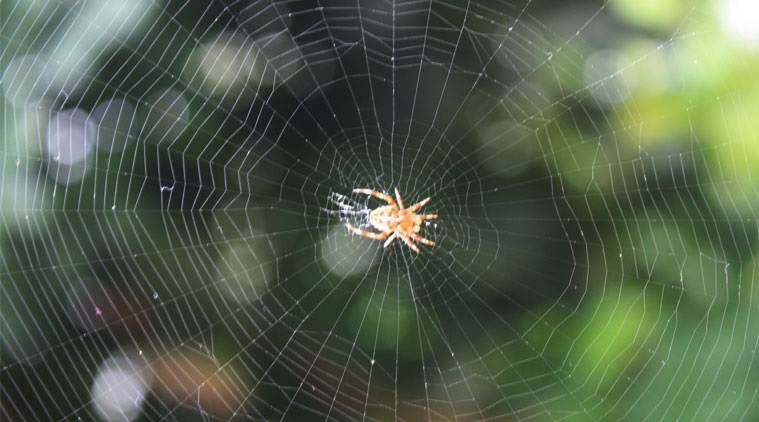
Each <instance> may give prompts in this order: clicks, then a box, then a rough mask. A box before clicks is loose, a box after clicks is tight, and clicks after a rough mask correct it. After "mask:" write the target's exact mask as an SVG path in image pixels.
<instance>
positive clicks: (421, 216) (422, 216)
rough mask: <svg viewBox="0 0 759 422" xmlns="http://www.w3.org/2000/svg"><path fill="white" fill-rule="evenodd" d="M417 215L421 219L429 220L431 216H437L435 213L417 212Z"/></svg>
mask: <svg viewBox="0 0 759 422" xmlns="http://www.w3.org/2000/svg"><path fill="white" fill-rule="evenodd" d="M417 217H419V218H421V219H422V220H429V219H431V218H437V214H419V215H417Z"/></svg>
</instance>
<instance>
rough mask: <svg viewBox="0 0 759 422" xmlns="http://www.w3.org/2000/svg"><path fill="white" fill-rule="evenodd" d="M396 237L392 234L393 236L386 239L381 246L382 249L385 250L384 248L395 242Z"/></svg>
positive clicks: (394, 233) (396, 234)
mask: <svg viewBox="0 0 759 422" xmlns="http://www.w3.org/2000/svg"><path fill="white" fill-rule="evenodd" d="M397 236H398V233H396V232H393V235H392V236H390V237H388V238H387V240H386V241H385V244H384V245H382V247H383V248H386V247H388V246H390V244H391V243H393V240H395V238H396V237H397Z"/></svg>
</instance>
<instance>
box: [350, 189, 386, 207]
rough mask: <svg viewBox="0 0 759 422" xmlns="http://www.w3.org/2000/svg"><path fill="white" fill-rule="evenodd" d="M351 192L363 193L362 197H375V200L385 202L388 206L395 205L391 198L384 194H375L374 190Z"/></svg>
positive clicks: (355, 190)
mask: <svg viewBox="0 0 759 422" xmlns="http://www.w3.org/2000/svg"><path fill="white" fill-rule="evenodd" d="M353 192H354V193H363V194H364V195H371V196H376V197H377V198H379V199H381V200H383V201H385V202H387V203H388V204H390V205H395V199H393V197H392V196H390V195H388V194H386V193H382V192H377V191H376V190H372V189H353Z"/></svg>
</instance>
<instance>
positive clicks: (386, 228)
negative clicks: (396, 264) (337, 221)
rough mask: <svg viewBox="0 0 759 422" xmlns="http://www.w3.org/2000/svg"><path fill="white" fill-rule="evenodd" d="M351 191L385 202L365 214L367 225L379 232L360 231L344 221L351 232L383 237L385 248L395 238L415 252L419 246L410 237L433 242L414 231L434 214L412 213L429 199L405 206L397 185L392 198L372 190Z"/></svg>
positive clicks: (428, 243) (376, 237)
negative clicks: (367, 218) (366, 215)
mask: <svg viewBox="0 0 759 422" xmlns="http://www.w3.org/2000/svg"><path fill="white" fill-rule="evenodd" d="M353 192H354V193H363V194H365V195H372V196H375V197H377V198H379V199H382V200H383V201H385V202H387V203H388V204H389V205H383V206H381V207H379V208H375V209H373V210H372V211H371V212H370V213H369V224H371V225H372V227H374V228H375V229H377V230H379V233H374V232H368V231H364V230H361V229H359V228H356V227H354V226H352V225H351V224H350V223H345V227H347V228H348V229H349V230H350V231H352V232H353V233H356V234H358V235H360V236H364V237H368V238H370V239H377V240H382V239H384V238H387V240H386V241H385V244H384V247H385V248H387V247H388V246H389V245H390V244H391V243H393V240H395V239H396V238H398V239H401V240H402V241H403V242H404V243H405V244H406V246H408V247H409V248H411V250H412V251H414V252H416V253H419V248H418V247H417V246H416V245H415V244H414V240H416V241H417V242H421V243H424V244H425V245H430V246H432V245H434V244H435V242H433V241H431V240H429V239H425V238H423V237H422V236H419V235H418V234H417V233H419V230H421V225H422V221H424V220H429V219H432V218H437V214H415V212H416V211H417V210H418V209H419V208H421V207H423V206H424V205H425V204H427V203H428V202H430V197H429V196H428V197H427V198H424V199H423V200H421V201H419V202H417V203H416V204H414V205H412V206H410V207H408V208H405V207H404V206H403V201H402V200H401V193H400V192H399V191H398V188H395V199H393V197H392V196H390V195H388V194H386V193H382V192H377V191H376V190H372V189H353ZM396 200H397V202H396Z"/></svg>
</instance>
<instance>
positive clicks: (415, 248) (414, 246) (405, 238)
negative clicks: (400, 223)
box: [398, 234, 426, 253]
mask: <svg viewBox="0 0 759 422" xmlns="http://www.w3.org/2000/svg"><path fill="white" fill-rule="evenodd" d="M398 237H399V238H400V239H401V240H402V241H403V242H404V243H405V244H406V246H408V247H409V248H411V250H412V251H414V252H416V253H419V248H417V247H416V245H415V244H414V242H412V241H411V239H409V238H408V237H406V235H405V234H398ZM425 240H426V239H425Z"/></svg>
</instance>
